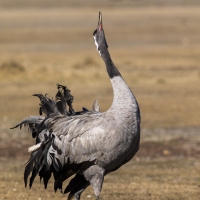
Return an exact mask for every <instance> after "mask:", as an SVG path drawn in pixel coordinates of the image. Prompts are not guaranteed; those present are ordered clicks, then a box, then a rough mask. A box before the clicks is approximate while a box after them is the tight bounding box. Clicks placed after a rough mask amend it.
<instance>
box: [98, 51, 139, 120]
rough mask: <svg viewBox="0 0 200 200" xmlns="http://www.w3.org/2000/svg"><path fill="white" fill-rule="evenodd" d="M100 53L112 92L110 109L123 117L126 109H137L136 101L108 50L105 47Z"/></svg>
mask: <svg viewBox="0 0 200 200" xmlns="http://www.w3.org/2000/svg"><path fill="white" fill-rule="evenodd" d="M100 53H101V57H102V58H103V60H104V62H105V65H106V68H107V72H108V75H109V77H110V81H111V84H112V88H113V93H114V97H113V102H112V106H111V108H110V110H114V112H115V113H118V112H119V113H120V114H119V113H118V114H119V115H120V116H124V117H125V116H126V115H127V114H128V112H127V111H129V110H130V111H133V110H134V111H135V109H137V107H138V105H137V101H136V99H135V97H134V95H133V93H132V92H131V90H130V88H129V87H128V85H127V84H126V82H125V81H124V79H123V78H122V76H121V74H120V72H119V71H118V69H117V68H116V66H115V65H114V63H113V62H112V59H111V57H110V54H109V52H108V50H107V49H106V50H105V51H103V52H100ZM136 112H137V111H136ZM128 115H129V114H128Z"/></svg>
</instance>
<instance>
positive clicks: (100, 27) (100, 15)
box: [98, 11, 103, 30]
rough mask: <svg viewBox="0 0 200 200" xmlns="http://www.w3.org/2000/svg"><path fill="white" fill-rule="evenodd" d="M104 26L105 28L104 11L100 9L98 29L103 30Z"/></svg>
mask: <svg viewBox="0 0 200 200" xmlns="http://www.w3.org/2000/svg"><path fill="white" fill-rule="evenodd" d="M102 28H103V25H102V13H101V12H100V11H99V22H98V29H99V30H101V29H102Z"/></svg>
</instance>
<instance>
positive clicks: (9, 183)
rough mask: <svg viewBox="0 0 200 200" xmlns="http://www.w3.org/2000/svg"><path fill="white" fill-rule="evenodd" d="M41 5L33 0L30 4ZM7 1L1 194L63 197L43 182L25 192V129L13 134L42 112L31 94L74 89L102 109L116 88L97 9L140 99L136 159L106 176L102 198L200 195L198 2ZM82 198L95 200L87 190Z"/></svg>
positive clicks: (0, 61) (0, 107) (81, 102)
mask: <svg viewBox="0 0 200 200" xmlns="http://www.w3.org/2000/svg"><path fill="white" fill-rule="evenodd" d="M33 2H34V3H33ZM33 2H32V3H30V1H25V0H19V1H13V0H6V1H4V0H2V1H0V11H1V15H0V88H1V92H0V93H1V94H0V172H1V173H0V199H10V200H15V199H16V200H18V199H27V200H32V199H35V200H43V199H44V200H45V199H50V198H52V199H66V195H62V194H60V193H59V192H57V193H54V191H53V183H52V181H51V182H50V185H49V186H48V189H47V190H44V189H43V186H42V184H40V181H39V178H36V180H35V183H34V185H33V188H32V189H31V190H29V189H28V188H24V183H23V170H24V164H25V163H26V162H27V160H28V158H29V154H28V152H27V148H28V147H29V146H31V145H33V143H34V140H33V139H32V138H31V135H30V134H29V133H28V131H27V130H26V129H25V130H24V129H23V130H18V129H16V130H10V129H9V128H10V127H12V126H14V125H15V124H16V123H17V122H19V121H20V120H21V119H23V118H24V117H27V116H30V115H38V108H39V106H38V104H39V101H38V99H37V98H35V97H32V96H31V95H32V94H34V93H42V94H45V93H48V96H50V97H54V96H55V93H56V84H57V83H60V84H63V85H67V87H69V88H70V90H71V92H72V94H73V95H74V97H75V99H74V108H75V110H80V109H81V108H82V106H84V107H86V108H89V109H91V105H92V103H93V101H94V100H95V99H98V100H99V102H100V107H101V111H105V110H107V109H108V108H109V106H110V104H111V102H112V96H113V93H112V88H111V84H110V81H109V78H108V76H107V74H106V70H105V66H104V63H103V61H102V60H101V58H100V56H99V54H98V53H97V51H96V47H95V45H94V41H93V38H92V33H93V31H94V29H95V28H96V26H97V20H98V11H99V10H101V11H102V13H103V22H104V29H105V34H106V39H107V42H108V45H109V51H110V54H111V56H112V59H113V61H114V63H115V64H116V66H117V67H118V69H119V70H120V72H121V74H122V75H123V77H124V79H125V80H126V82H127V84H128V85H129V86H130V88H131V89H132V91H133V92H134V94H135V95H136V98H137V100H138V102H139V105H140V109H141V116H142V124H141V145H140V150H139V152H138V153H137V155H136V156H135V157H134V158H133V160H132V161H131V162H129V163H128V164H126V165H125V166H123V167H122V168H121V169H119V170H117V171H116V172H114V173H111V174H109V175H107V176H106V178H105V182H104V185H103V190H102V194H101V199H102V200H104V199H121V200H126V199H129V200H130V199H139V200H146V199H152V200H154V199H155V200H175V199H180V200H182V199H184V200H188V199H189V200H197V199H199V197H200V137H199V134H200V112H199V111H200V101H199V99H200V64H199V63H200V57H199V55H200V26H199V19H200V12H199V9H200V3H199V1H197V0H196V1H195V0H192V1H185V0H182V1H181V0H180V1H179V0H177V1H172V0H169V1H158V0H152V1H147V0H144V1H131V0H119V1H112V0H110V1H105V0H103V1H101V3H100V2H98V1H91V0H89V1H87V4H86V3H85V2H83V1H71V0H70V1H61V0H58V1H53V0H48V1H47V0H43V1H38V0H36V1H33ZM82 197H83V199H85V200H86V199H94V194H93V191H92V189H91V187H89V188H88V189H87V190H86V191H85V192H84V193H83V195H82Z"/></svg>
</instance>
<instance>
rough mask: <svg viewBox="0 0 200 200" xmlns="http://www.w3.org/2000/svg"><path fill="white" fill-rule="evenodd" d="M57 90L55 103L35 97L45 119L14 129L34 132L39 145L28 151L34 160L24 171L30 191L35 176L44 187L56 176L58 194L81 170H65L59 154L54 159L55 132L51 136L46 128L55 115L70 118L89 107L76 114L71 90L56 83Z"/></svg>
mask: <svg viewBox="0 0 200 200" xmlns="http://www.w3.org/2000/svg"><path fill="white" fill-rule="evenodd" d="M57 88H58V92H57V94H56V96H55V101H54V100H53V99H50V98H48V97H47V96H46V95H45V96H43V95H42V94H34V95H33V96H37V97H38V98H39V99H40V104H39V105H40V110H39V113H40V115H42V114H43V113H44V114H45V117H44V116H30V117H27V118H25V119H23V120H22V122H20V123H18V124H17V125H16V126H14V127H12V128H11V129H14V128H17V127H20V129H21V128H22V127H23V126H25V127H26V126H27V127H28V128H29V130H30V131H31V132H32V136H33V138H36V144H35V145H33V146H31V147H29V149H28V151H29V152H31V157H30V159H29V160H28V162H27V163H26V167H25V170H24V184H25V187H27V183H28V179H29V176H30V179H29V186H30V188H31V187H32V184H33V182H34V179H35V177H36V176H37V175H39V176H40V180H43V183H44V187H45V188H47V185H48V181H49V179H50V178H51V175H52V173H53V175H54V180H55V182H54V189H55V191H56V190H57V189H60V190H62V183H63V181H65V180H66V179H67V178H69V177H70V176H72V175H74V174H75V172H76V171H77V170H78V167H80V166H78V165H77V166H76V165H74V166H70V167H69V166H66V168H65V169H63V168H62V166H63V165H64V164H63V163H64V160H62V159H63V157H62V158H60V157H59V156H61V155H59V156H58V155H57V157H56V156H55V157H54V156H53V155H55V154H54V153H52V154H51V153H49V151H53V149H52V148H53V147H52V142H51V141H52V140H53V138H54V136H53V133H51V132H50V131H48V129H47V124H48V120H51V118H54V117H55V116H57V115H61V114H62V115H68V116H71V115H79V114H83V113H85V112H88V110H87V109H86V108H83V111H80V112H75V111H74V109H73V106H72V102H73V99H74V97H73V96H72V95H71V93H70V90H69V89H68V88H67V87H66V86H63V85H60V84H57ZM54 119H55V118H54ZM50 148H51V149H50ZM62 156H63V155H62ZM64 159H65V158H64ZM76 179H77V178H76ZM76 179H74V180H76ZM72 182H74V181H72ZM71 184H72V183H71ZM71 184H69V187H68V188H67V189H66V191H68V190H69V188H71V187H72V186H71Z"/></svg>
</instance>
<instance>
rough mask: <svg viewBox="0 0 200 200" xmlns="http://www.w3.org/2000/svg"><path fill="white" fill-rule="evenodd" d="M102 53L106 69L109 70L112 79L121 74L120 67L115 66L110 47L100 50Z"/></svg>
mask: <svg viewBox="0 0 200 200" xmlns="http://www.w3.org/2000/svg"><path fill="white" fill-rule="evenodd" d="M100 55H101V57H102V58H103V60H104V62H105V65H106V69H107V72H108V76H109V77H110V78H111V79H112V78H113V77H115V76H121V74H120V72H119V71H118V69H117V68H116V67H115V65H114V63H113V61H112V59H111V57H110V54H109V51H108V49H104V51H100Z"/></svg>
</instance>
